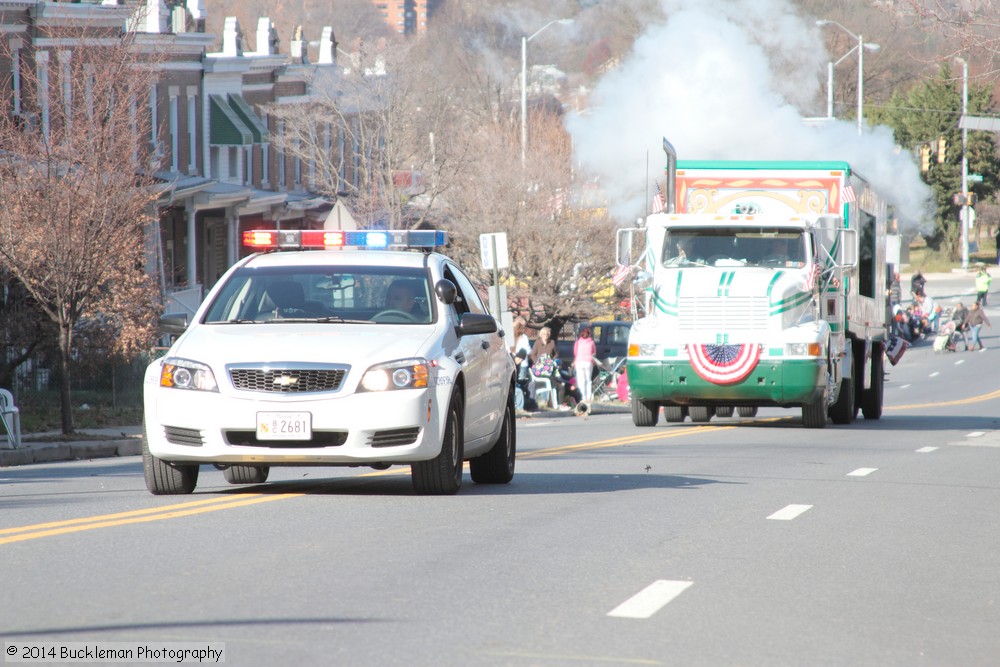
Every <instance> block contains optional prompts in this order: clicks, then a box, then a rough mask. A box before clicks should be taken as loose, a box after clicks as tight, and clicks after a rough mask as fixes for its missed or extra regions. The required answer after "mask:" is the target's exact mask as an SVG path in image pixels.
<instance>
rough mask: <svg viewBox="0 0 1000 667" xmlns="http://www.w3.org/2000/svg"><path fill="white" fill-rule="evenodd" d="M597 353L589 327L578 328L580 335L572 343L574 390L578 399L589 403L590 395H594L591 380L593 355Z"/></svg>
mask: <svg viewBox="0 0 1000 667" xmlns="http://www.w3.org/2000/svg"><path fill="white" fill-rule="evenodd" d="M596 354H597V345H595V344H594V339H593V338H592V337H591V336H590V327H586V326H585V327H583V328H582V329H580V335H579V336H578V337H577V339H576V342H575V343H573V370H574V371H575V373H576V390H577V391H579V392H580V400H581V401H583V402H584V403H590V398H591V396H593V395H594V388H593V386H592V384H591V380H592V379H593V377H594V375H593V374H594V356H595V355H596Z"/></svg>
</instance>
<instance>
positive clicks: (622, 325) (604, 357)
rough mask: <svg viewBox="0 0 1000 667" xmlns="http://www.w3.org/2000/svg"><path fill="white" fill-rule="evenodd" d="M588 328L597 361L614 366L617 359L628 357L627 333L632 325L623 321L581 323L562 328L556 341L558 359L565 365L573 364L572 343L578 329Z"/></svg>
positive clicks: (577, 333)
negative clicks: (595, 348)
mask: <svg viewBox="0 0 1000 667" xmlns="http://www.w3.org/2000/svg"><path fill="white" fill-rule="evenodd" d="M585 326H586V327H590V335H591V336H593V338H594V344H595V345H596V346H597V359H598V361H601V362H607V363H609V364H614V363H615V362H616V361H617V360H618V359H620V358H622V357H627V356H628V333H629V330H630V329H631V328H632V323H631V322H628V321H625V320H597V321H594V322H583V323H580V324H577V325H576V326H575V327H563V330H562V332H561V333H560V335H559V340H557V341H556V347H557V348H558V349H559V358H560V359H562V360H563V361H564V362H565V363H566V364H567V365H568V364H571V363H573V343H574V342H576V338H577V336H578V335H579V332H580V329H581V328H583V327H585Z"/></svg>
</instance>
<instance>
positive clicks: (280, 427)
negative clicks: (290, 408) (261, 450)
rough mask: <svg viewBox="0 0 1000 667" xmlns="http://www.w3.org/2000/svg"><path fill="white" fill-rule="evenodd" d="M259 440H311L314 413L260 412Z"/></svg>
mask: <svg viewBox="0 0 1000 667" xmlns="http://www.w3.org/2000/svg"><path fill="white" fill-rule="evenodd" d="M257 439H258V440H311V439H312V413H310V412H258V413H257Z"/></svg>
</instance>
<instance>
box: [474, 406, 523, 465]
mask: <svg viewBox="0 0 1000 667" xmlns="http://www.w3.org/2000/svg"><path fill="white" fill-rule="evenodd" d="M513 393H514V392H511V396H512V397H513ZM516 457H517V438H516V431H515V427H514V399H513V398H510V399H508V401H507V408H506V410H504V414H503V425H502V426H501V427H500V435H499V436H498V437H497V441H496V442H495V443H493V446H492V447H490V450H489V451H488V452H486V453H485V454H481V455H479V456H477V457H475V458H472V459H469V472H470V473H471V474H472V481H473V482H475V483H476V484H507V483H508V482H510V480H512V479H514V460H515V459H516Z"/></svg>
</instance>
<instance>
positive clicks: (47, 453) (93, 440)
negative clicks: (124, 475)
mask: <svg viewBox="0 0 1000 667" xmlns="http://www.w3.org/2000/svg"><path fill="white" fill-rule="evenodd" d="M60 436H61V433H60V432H59V431H48V432H45V433H26V434H22V436H21V446H20V447H18V448H17V449H9V447H10V443H8V442H7V441H6V439H4V440H0V467H5V466H19V465H28V464H31V463H51V462H53V461H78V460H81V459H99V458H107V457H109V456H137V455H139V454H141V453H142V426H115V427H113V428H97V429H80V430H79V431H77V435H76V437H77V438H86V439H79V440H61V439H60ZM5 448H7V449H5Z"/></svg>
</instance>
